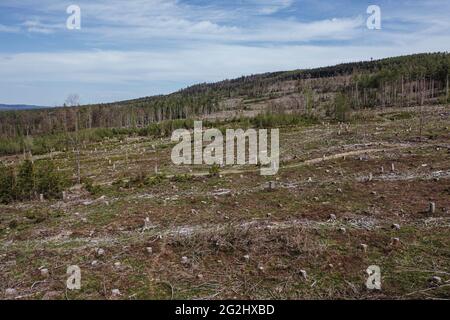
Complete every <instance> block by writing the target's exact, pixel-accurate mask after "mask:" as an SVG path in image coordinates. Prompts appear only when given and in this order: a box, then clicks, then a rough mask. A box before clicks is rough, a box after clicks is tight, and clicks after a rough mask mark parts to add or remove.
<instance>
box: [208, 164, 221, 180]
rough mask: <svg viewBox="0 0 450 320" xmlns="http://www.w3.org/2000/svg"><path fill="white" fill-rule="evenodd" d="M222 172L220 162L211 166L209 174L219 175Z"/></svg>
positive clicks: (212, 175)
mask: <svg viewBox="0 0 450 320" xmlns="http://www.w3.org/2000/svg"><path fill="white" fill-rule="evenodd" d="M219 174H220V166H219V165H218V164H214V165H212V166H211V167H209V175H210V176H211V177H217V176H218V175H219Z"/></svg>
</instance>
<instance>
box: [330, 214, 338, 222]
mask: <svg viewBox="0 0 450 320" xmlns="http://www.w3.org/2000/svg"><path fill="white" fill-rule="evenodd" d="M328 219H329V221H336V219H337V218H336V215H335V214H333V213H332V214H330V216H329V218H328Z"/></svg>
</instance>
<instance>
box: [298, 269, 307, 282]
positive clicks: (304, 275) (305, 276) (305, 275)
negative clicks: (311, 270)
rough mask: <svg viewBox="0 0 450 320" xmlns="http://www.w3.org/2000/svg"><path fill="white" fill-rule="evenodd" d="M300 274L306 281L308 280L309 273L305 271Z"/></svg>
mask: <svg viewBox="0 0 450 320" xmlns="http://www.w3.org/2000/svg"><path fill="white" fill-rule="evenodd" d="M300 274H301V276H302V278H303V279H304V280H308V273H307V272H306V271H305V270H303V269H302V270H300Z"/></svg>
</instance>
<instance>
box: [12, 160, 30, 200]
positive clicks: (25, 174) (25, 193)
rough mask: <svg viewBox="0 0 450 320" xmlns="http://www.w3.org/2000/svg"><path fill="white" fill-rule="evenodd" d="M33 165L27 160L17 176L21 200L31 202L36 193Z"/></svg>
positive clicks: (17, 187)
mask: <svg viewBox="0 0 450 320" xmlns="http://www.w3.org/2000/svg"><path fill="white" fill-rule="evenodd" d="M33 171H34V169H33V163H32V162H31V161H30V160H25V161H24V162H22V164H21V165H20V167H19V173H18V174H17V184H16V194H17V196H18V197H19V199H21V200H30V199H31V198H32V197H33V193H34V177H33Z"/></svg>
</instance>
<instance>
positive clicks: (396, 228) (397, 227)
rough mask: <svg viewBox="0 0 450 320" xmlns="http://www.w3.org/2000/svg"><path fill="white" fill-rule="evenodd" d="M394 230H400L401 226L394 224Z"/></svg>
mask: <svg viewBox="0 0 450 320" xmlns="http://www.w3.org/2000/svg"><path fill="white" fill-rule="evenodd" d="M392 229H395V230H400V225H399V224H398V223H394V224H393V225H392Z"/></svg>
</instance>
